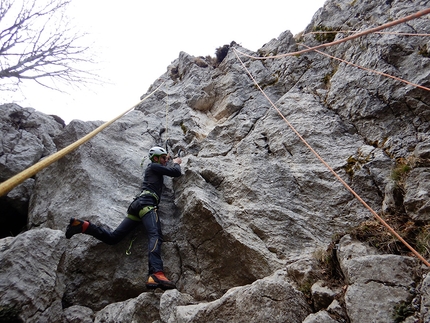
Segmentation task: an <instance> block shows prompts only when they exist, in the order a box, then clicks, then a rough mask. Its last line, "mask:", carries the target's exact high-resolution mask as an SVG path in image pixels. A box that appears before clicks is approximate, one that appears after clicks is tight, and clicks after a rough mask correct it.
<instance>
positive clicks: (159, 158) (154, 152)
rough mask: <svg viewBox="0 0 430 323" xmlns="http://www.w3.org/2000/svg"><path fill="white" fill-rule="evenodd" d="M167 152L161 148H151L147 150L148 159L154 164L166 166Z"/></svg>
mask: <svg viewBox="0 0 430 323" xmlns="http://www.w3.org/2000/svg"><path fill="white" fill-rule="evenodd" d="M167 158H168V157H167V151H166V150H165V149H164V148H161V147H158V146H156V147H152V148H151V149H149V159H150V160H151V161H152V162H154V163H159V164H163V165H164V164H166V162H167Z"/></svg>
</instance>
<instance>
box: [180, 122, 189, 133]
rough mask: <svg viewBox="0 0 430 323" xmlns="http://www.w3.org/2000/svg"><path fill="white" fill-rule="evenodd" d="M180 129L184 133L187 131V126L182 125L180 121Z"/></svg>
mask: <svg viewBox="0 0 430 323" xmlns="http://www.w3.org/2000/svg"><path fill="white" fill-rule="evenodd" d="M181 129H182V131H183V133H184V135H185V134H186V133H187V132H188V128H187V126H186V125H184V124H183V123H181Z"/></svg>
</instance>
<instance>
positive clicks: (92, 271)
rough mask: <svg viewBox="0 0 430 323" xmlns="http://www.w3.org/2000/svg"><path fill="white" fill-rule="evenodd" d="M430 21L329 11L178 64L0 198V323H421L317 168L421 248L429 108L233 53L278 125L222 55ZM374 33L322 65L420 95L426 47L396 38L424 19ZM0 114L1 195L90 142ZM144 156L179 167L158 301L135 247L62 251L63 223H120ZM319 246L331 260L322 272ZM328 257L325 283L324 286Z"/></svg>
mask: <svg viewBox="0 0 430 323" xmlns="http://www.w3.org/2000/svg"><path fill="white" fill-rule="evenodd" d="M429 4H430V3H429V1H415V2H414V5H413V6H411V3H410V2H407V1H401V0H392V1H382V2H378V1H350V0H341V1H334V0H328V1H327V2H326V4H325V5H324V7H323V8H321V9H320V10H319V11H318V12H317V13H316V14H315V15H314V17H313V19H312V21H311V22H310V24H309V26H308V27H307V28H306V30H305V31H304V32H303V33H302V34H301V35H298V36H296V37H294V36H293V35H292V34H291V33H290V32H289V31H285V32H283V33H282V34H281V35H279V37H278V38H275V39H272V40H270V41H269V42H268V43H266V44H265V45H264V46H263V47H262V48H261V49H259V50H258V51H257V52H256V53H253V52H250V51H249V50H247V49H245V48H241V47H240V46H239V45H238V44H236V43H235V42H232V43H231V44H230V45H227V46H226V48H228V49H229V50H228V52H227V54H226V56H225V57H224V58H223V59H222V60H221V58H218V59H215V60H214V59H212V60H211V59H209V58H202V57H198V58H196V57H194V56H192V55H190V54H188V53H184V52H182V53H180V54H179V57H178V58H177V59H176V60H175V61H173V62H172V63H171V64H170V65H169V66H168V69H167V72H166V73H165V74H163V75H161V76H160V78H159V79H157V80H155V82H154V84H153V85H152V86H151V88H150V89H149V91H148V93H149V92H151V91H152V90H155V89H156V88H157V87H158V86H159V85H161V84H162V83H163V82H164V83H163V85H162V86H161V87H160V89H159V90H158V91H157V92H155V93H154V95H153V96H151V97H150V98H149V99H147V100H145V101H143V102H142V103H141V104H139V106H138V107H137V108H136V109H135V110H134V111H132V112H130V113H128V114H127V115H126V116H124V117H123V118H121V119H120V120H118V121H116V122H115V123H113V124H112V125H111V126H110V127H108V128H106V129H105V130H104V131H103V132H102V133H100V134H98V135H97V136H95V137H94V138H93V139H92V140H91V141H89V142H88V143H86V144H84V145H82V146H80V147H79V148H77V149H76V150H75V151H73V152H72V153H70V154H69V155H67V156H66V157H64V158H62V159H61V160H59V161H57V162H56V163H54V164H52V165H51V166H49V167H47V168H46V169H44V170H43V171H41V172H40V173H38V174H37V175H36V176H34V178H31V179H28V180H27V181H25V182H24V183H22V184H21V185H20V186H18V187H16V188H15V189H14V190H12V191H11V192H9V193H8V194H7V195H5V196H2V197H1V198H0V203H1V206H2V214H1V217H0V221H1V224H2V226H1V230H2V231H1V233H2V236H1V238H2V239H1V240H0V262H1V266H0V318H7V319H9V320H10V321H12V320H15V321H24V322H163V323H165V322H214V321H216V320H217V321H219V322H262V321H267V322H366V321H371V320H373V321H375V322H391V321H392V320H394V318H393V317H395V316H396V315H397V316H396V318H395V319H396V320H399V321H400V320H403V321H404V320H405V319H408V320H414V319H416V320H418V319H420V320H424V321H425V320H427V319H428V317H429V314H428V310H427V307H428V303H429V301H428V298H429V297H428V295H429V283H428V276H427V272H428V269H427V268H425V267H424V266H423V265H422V264H421V263H420V262H419V261H418V260H417V259H415V258H413V257H410V255H407V254H396V255H394V254H385V253H383V252H381V250H378V249H376V248H374V247H370V246H369V245H367V244H366V243H365V242H362V241H357V240H356V239H354V238H353V236H352V235H348V233H349V232H351V230H354V228H356V227H357V226H359V225H360V224H362V223H363V222H364V221H367V220H373V216H372V214H371V213H370V212H369V210H368V209H366V208H365V207H364V206H363V204H362V203H360V202H359V201H358V200H357V199H356V198H355V197H354V196H353V195H352V194H351V192H350V191H349V190H347V189H346V188H345V187H344V185H343V184H342V183H341V182H340V181H339V180H337V179H336V177H335V176H333V173H332V172H331V171H330V170H329V169H328V168H327V165H328V166H329V167H330V168H331V169H332V170H334V171H335V172H336V174H337V175H338V176H339V177H340V178H341V179H342V180H343V181H344V182H345V183H346V184H348V185H349V186H350V187H351V188H352V189H353V190H354V191H355V192H356V193H357V194H359V195H360V197H361V198H362V199H363V200H364V201H365V202H366V203H367V204H368V205H369V206H370V207H372V208H373V209H374V210H375V211H376V212H378V213H379V214H381V215H383V216H390V217H396V216H399V217H402V218H406V219H407V220H405V223H407V224H410V223H413V224H414V225H416V226H415V227H416V228H418V227H420V228H422V230H428V224H429V216H430V215H429V214H430V213H429V208H428V197H429V187H428V182H429V181H428V180H427V179H428V174H429V169H430V168H429V167H430V148H429V147H430V136H429V129H430V114H429V111H430V93H429V92H428V91H426V90H424V89H419V88H416V87H413V86H410V85H406V84H404V83H402V82H399V81H396V80H393V79H390V78H386V77H383V76H381V75H377V74H373V73H371V72H369V71H364V70H362V69H358V68H356V67H352V66H349V65H347V64H345V63H340V62H339V61H337V60H335V59H332V58H328V57H326V56H323V55H321V54H319V53H317V52H309V53H305V54H301V55H296V56H286V57H280V58H276V59H275V58H271V59H267V60H257V59H252V58H249V57H246V56H243V55H241V54H240V53H239V54H238V56H239V57H240V58H241V60H242V62H243V64H244V65H245V66H246V68H247V69H248V70H249V72H250V73H251V74H252V76H253V77H254V78H255V80H256V81H257V82H258V84H259V86H260V87H261V88H262V89H264V92H265V94H266V95H267V97H268V98H269V99H270V101H271V102H273V103H274V104H275V106H276V108H277V109H278V110H277V111H276V110H275V109H274V108H273V107H272V105H271V103H270V102H269V101H268V100H267V98H266V96H265V95H263V94H262V93H261V92H260V91H259V90H258V89H257V87H256V86H255V85H254V84H253V82H252V80H251V79H250V77H249V75H248V74H247V72H246V70H245V69H244V67H243V65H242V63H241V62H240V61H239V60H238V58H237V56H236V53H237V52H235V51H236V50H237V51H241V52H246V53H248V54H250V55H253V56H260V58H262V57H267V56H271V55H280V54H282V53H288V52H293V51H297V50H300V49H302V48H303V46H302V45H300V43H305V44H306V45H308V46H314V45H320V44H321V43H323V42H328V41H330V40H331V38H330V37H329V36H328V35H327V34H323V35H319V36H317V35H318V34H309V33H310V32H312V31H318V30H323V31H324V30H325V31H334V35H333V34H332V35H333V38H332V39H341V38H343V37H345V36H346V35H348V34H347V33H346V32H345V31H346V30H354V31H357V30H365V29H368V28H371V27H375V26H379V25H381V24H383V23H385V22H387V21H393V20H395V19H399V18H402V17H404V16H406V15H409V14H412V13H413V12H416V11H419V10H420V9H423V8H426V7H428V6H429ZM389 31H390V32H391V33H389V34H372V35H368V36H365V37H362V38H359V39H355V40H353V41H348V42H344V43H342V44H340V45H338V46H335V47H328V48H326V49H324V52H326V53H328V54H330V55H334V56H336V57H340V58H342V59H345V60H348V61H352V62H353V63H355V64H358V65H362V66H364V67H366V68H371V69H377V70H378V71H380V72H384V73H389V74H392V75H394V76H396V77H399V78H402V79H406V80H408V81H410V82H413V83H417V84H420V85H422V86H426V87H429V86H430V59H429V57H428V48H430V46H429V45H428V40H426V38H422V37H413V36H405V35H402V36H401V35H396V34H393V32H394V33H396V32H397V33H399V32H402V33H430V24H428V17H421V18H418V19H414V20H412V21H409V22H408V23H407V24H401V25H397V26H394V27H392V28H390V30H389ZM145 95H146V94H145ZM145 95H144V96H145ZM0 112H1V113H0V125H1V131H2V137H1V138H2V140H1V151H0V170H1V171H0V177H1V180H6V179H7V178H9V177H11V176H12V175H14V174H16V173H17V172H19V171H21V170H22V169H25V168H26V167H28V166H30V165H32V164H34V163H35V162H37V161H39V160H41V159H42V158H44V157H45V156H47V155H49V154H52V153H53V152H55V151H58V150H59V149H62V148H63V147H66V146H67V145H69V144H71V143H72V142H74V141H75V140H77V139H80V138H81V137H83V136H84V135H86V134H88V133H89V132H91V131H92V130H94V129H95V128H97V127H98V126H100V125H101V124H102V122H101V121H94V122H82V121H79V120H74V121H72V122H71V123H69V124H68V125H67V126H65V127H64V126H63V125H62V124H61V122H58V121H56V120H58V119H56V118H54V117H51V116H46V115H44V114H42V113H40V112H37V111H34V110H32V109H26V108H21V107H19V106H17V105H13V104H11V105H3V106H0ZM280 114H282V115H283V117H284V118H285V119H283V118H282V117H281V116H280ZM285 120H287V121H288V122H285ZM290 126H292V127H293V128H294V129H295V130H293V129H292V128H291V127H290ZM295 131H297V132H298V134H300V136H301V137H302V138H303V139H305V140H306V142H307V143H308V144H309V145H310V146H311V147H312V148H313V149H314V151H315V152H316V153H317V154H318V156H319V157H320V158H322V159H323V160H324V161H325V162H326V165H324V164H323V163H321V160H320V159H319V158H317V156H316V155H315V154H314V153H312V152H311V151H310V150H309V148H308V147H307V146H306V145H305V144H304V143H303V142H302V141H301V140H300V138H299V136H297V133H296V132H295ZM155 145H161V146H163V147H166V148H167V149H168V150H169V152H170V153H171V154H172V155H174V154H178V153H179V152H180V153H181V157H182V164H181V166H182V173H183V175H182V176H181V177H179V178H176V179H174V180H172V179H169V178H166V179H165V187H164V191H163V195H162V199H161V204H160V208H159V212H158V213H159V215H160V218H161V223H162V229H163V234H164V237H163V239H164V243H163V247H162V252H163V258H164V267H165V272H166V275H167V276H168V277H169V278H170V279H172V280H173V281H174V282H175V283H176V285H177V288H178V290H173V291H166V292H164V293H161V292H160V291H155V292H150V291H148V290H146V288H145V281H146V279H147V275H146V274H147V261H148V259H147V241H146V235H145V232H144V230H143V229H142V228H140V227H138V228H137V229H136V230H135V231H134V232H131V233H130V235H128V236H127V237H126V238H125V239H124V240H123V241H121V242H120V243H118V244H117V245H114V246H109V245H106V244H103V243H101V242H99V241H97V240H96V239H94V238H92V237H90V236H88V235H76V236H74V237H72V239H70V240H66V239H65V237H64V231H65V228H66V225H67V224H68V221H69V219H70V217H78V218H82V219H87V220H89V221H91V222H93V223H95V224H99V225H103V226H106V227H109V228H112V229H114V228H115V227H116V226H117V225H118V224H119V223H120V222H121V221H122V219H123V218H124V216H126V213H127V208H128V205H129V204H130V203H131V201H132V200H133V198H134V196H135V195H136V194H138V193H139V191H140V185H141V180H142V173H143V171H144V169H145V167H146V165H147V163H148V159H147V158H146V159H145V158H144V157H145V156H146V155H147V151H148V149H149V148H151V147H152V146H155ZM16 214H18V215H20V219H21V220H20V221H21V222H19V221H15V220H16V219H17V218H18V217H17V216H15V215H16ZM5 219H12V221H6V220H5ZM406 221H407V222H406ZM3 224H4V225H3ZM12 226H14V227H13V228H12ZM426 228H427V229H426ZM422 232H423V233H426V232H427V233H428V231H422ZM334 237H336V238H334ZM339 239H340V240H339ZM334 240H336V241H334ZM423 241H424V248H423V249H422V250H425V249H426V248H427V250H428V249H429V248H430V246H428V241H427V242H426V241H425V240H423ZM426 243H427V245H426ZM329 246H330V248H331V249H330V250H331V251H332V253H331V254H330V255H329V256H330V257H328V256H327V254H325V253H324V255H325V256H323V257H321V252H322V251H324V252H325V250H328V248H329ZM126 251H127V254H126ZM130 252H131V253H130ZM318 255H320V256H318ZM327 258H330V259H331V261H332V264H333V266H334V267H333V268H331V269H330V268H327V267H325V268H323V269H322V267H321V266H323V265H321V263H323V264H324V263H327ZM330 274H333V276H332V277H329V275H330ZM317 282H318V283H317ZM315 283H317V284H315Z"/></svg>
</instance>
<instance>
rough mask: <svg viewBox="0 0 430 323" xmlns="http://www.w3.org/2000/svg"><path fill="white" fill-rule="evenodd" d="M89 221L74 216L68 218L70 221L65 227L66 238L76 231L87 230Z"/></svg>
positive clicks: (82, 231)
mask: <svg viewBox="0 0 430 323" xmlns="http://www.w3.org/2000/svg"><path fill="white" fill-rule="evenodd" d="M89 225H90V223H89V222H88V221H82V220H78V219H75V218H70V223H69V225H68V226H67V229H66V238H67V239H70V238H71V237H72V236H74V235H75V234H77V233H84V232H85V230H87V228H88V226H89Z"/></svg>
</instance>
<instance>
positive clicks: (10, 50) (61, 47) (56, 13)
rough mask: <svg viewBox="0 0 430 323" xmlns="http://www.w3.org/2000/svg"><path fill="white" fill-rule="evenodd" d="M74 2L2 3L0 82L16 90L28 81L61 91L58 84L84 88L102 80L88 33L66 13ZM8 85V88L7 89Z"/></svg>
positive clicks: (16, 0)
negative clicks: (92, 68)
mask: <svg viewBox="0 0 430 323" xmlns="http://www.w3.org/2000/svg"><path fill="white" fill-rule="evenodd" d="M70 3H71V0H21V1H20V0H0V80H1V81H2V83H3V85H2V88H1V89H2V90H6V89H9V90H13V89H14V88H17V87H19V85H20V83H21V82H23V81H24V80H33V81H35V82H37V83H38V84H40V85H42V86H45V87H48V88H52V89H56V90H59V87H58V85H57V81H61V82H65V83H67V84H68V85H77V86H79V85H82V84H86V83H89V82H93V81H96V80H97V79H98V77H97V75H96V74H93V73H92V72H90V71H89V69H87V68H85V67H83V66H88V64H91V63H93V61H92V59H91V58H89V57H90V56H89V49H90V46H88V45H83V44H84V42H83V39H84V36H85V34H84V33H79V32H75V29H76V28H73V27H71V25H70V21H69V19H68V18H67V15H66V11H67V7H68V6H69V5H70ZM5 85H6V86H7V87H8V88H6V87H5Z"/></svg>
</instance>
